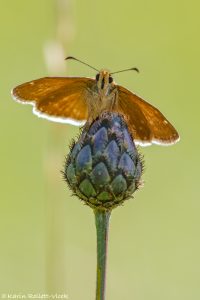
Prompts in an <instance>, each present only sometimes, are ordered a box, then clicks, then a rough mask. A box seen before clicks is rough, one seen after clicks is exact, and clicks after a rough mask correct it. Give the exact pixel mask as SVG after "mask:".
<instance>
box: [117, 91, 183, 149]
mask: <svg viewBox="0 0 200 300" xmlns="http://www.w3.org/2000/svg"><path fill="white" fill-rule="evenodd" d="M118 94H119V99H118V106H119V110H120V111H121V112H122V113H123V114H124V115H126V116H127V119H128V124H129V126H130V129H132V131H133V136H134V139H135V140H136V142H137V143H139V144H141V145H145V144H146V145H148V144H151V143H154V144H163V145H168V144H173V143H176V142H177V141H178V140H179V135H178V132H177V131H176V129H175V128H174V127H173V126H172V125H171V124H170V122H169V121H168V120H167V119H166V118H165V117H164V116H163V114H162V113H161V112H160V111H159V110H158V109H157V108H155V107H154V106H152V105H151V104H149V103H147V102H146V101H144V100H143V99H141V98H140V97H138V96H137V95H135V94H133V93H131V92H130V91H129V90H127V89H125V88H124V87H122V86H118Z"/></svg>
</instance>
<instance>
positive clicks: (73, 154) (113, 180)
mask: <svg viewBox="0 0 200 300" xmlns="http://www.w3.org/2000/svg"><path fill="white" fill-rule="evenodd" d="M142 169H143V164H142V161H141V159H140V155H139V154H138V151H137V148H136V146H135V144H134V141H133V138H132V136H131V134H130V132H129V130H128V127H127V125H126V122H125V120H124V118H123V116H122V115H120V114H118V113H114V112H104V113H102V114H101V115H100V116H99V117H98V118H97V119H96V120H94V121H93V122H92V124H88V123H86V125H85V126H84V128H83V130H82V133H81V135H80V137H79V138H78V141H77V142H73V144H72V146H71V151H70V153H69V154H68V156H67V158H66V162H65V170H64V178H65V179H66V181H67V183H68V185H69V187H70V189H71V190H72V191H73V193H74V194H75V195H77V196H78V197H79V198H80V199H82V200H83V201H84V202H85V203H86V204H87V205H89V206H91V207H92V208H102V209H112V208H114V207H116V206H118V205H120V204H122V203H123V202H124V200H126V199H128V198H130V197H131V195H132V194H133V193H134V192H135V191H136V190H137V188H138V187H139V185H140V178H141V174H142Z"/></svg>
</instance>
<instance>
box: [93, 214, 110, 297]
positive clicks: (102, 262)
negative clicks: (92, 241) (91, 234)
mask: <svg viewBox="0 0 200 300" xmlns="http://www.w3.org/2000/svg"><path fill="white" fill-rule="evenodd" d="M94 214H95V222H96V233H97V279H96V280H97V281H96V300H105V288H106V259H107V241H108V229H109V218H110V214H111V211H110V210H100V209H95V210H94Z"/></svg>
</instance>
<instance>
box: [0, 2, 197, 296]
mask: <svg viewBox="0 0 200 300" xmlns="http://www.w3.org/2000/svg"><path fill="white" fill-rule="evenodd" d="M0 4H1V10H0V25H1V26H0V40H1V47H0V68H1V71H0V73H1V81H0V85H1V89H0V107H1V108H0V112H1V117H0V122H1V125H0V128H1V130H0V134H1V136H0V141H1V147H0V151H1V155H0V157H1V188H0V204H1V205H0V235H1V246H0V270H1V275H0V277H1V280H0V297H1V294H2V293H5V294H14V293H21V294H27V293H47V294H50V293H57V294H64V293H65V294H67V295H68V299H71V300H72V299H81V300H83V299H85V300H86V299H87V300H89V299H94V294H95V280H96V273H95V272H96V254H95V249H96V236H95V226H94V216H93V212H92V210H91V209H89V208H88V207H86V206H84V205H83V204H81V203H80V202H79V201H78V200H77V199H76V198H73V197H71V196H70V192H69V191H68V189H67V186H66V184H65V183H64V181H63V179H62V176H61V173H60V170H62V168H63V162H64V156H65V154H66V153H67V152H68V145H69V142H70V140H71V138H72V137H74V136H75V135H77V133H78V128H77V127H73V126H70V125H61V124H56V123H51V122H48V121H47V120H44V119H39V118H37V117H36V116H35V115H33V114H32V112H31V107H30V106H22V105H19V104H17V103H16V102H14V101H12V99H11V96H10V90H11V88H12V87H14V86H16V85H18V84H20V83H23V82H26V81H30V80H32V79H36V78H40V77H43V76H51V75H52V76H53V75H61V76H63V75H66V76H67V75H71V76H72V75H76V76H94V75H95V74H94V72H93V70H91V69H89V68H87V67H85V66H83V65H81V64H78V63H76V62H73V61H72V62H68V63H67V62H65V61H64V57H66V56H67V55H73V56H76V57H78V58H80V59H82V60H84V61H86V62H88V63H89V64H91V65H93V66H94V67H96V68H102V67H106V68H108V69H110V70H112V71H115V70H118V69H124V68H128V67H132V66H137V67H138V68H139V69H140V71H141V72H140V74H139V75H138V74H136V73H131V72H127V73H123V74H116V76H115V80H116V81H117V82H118V83H120V84H121V85H124V86H125V87H127V88H129V89H131V90H132V91H134V92H135V93H138V94H139V95H141V96H143V98H144V99H151V103H152V104H153V105H155V106H157V107H158V108H159V109H160V110H161V111H162V112H163V113H164V114H165V115H166V117H167V118H168V119H169V120H170V121H171V122H172V123H173V124H174V126H175V127H176V128H177V130H178V131H179V133H180V135H181V141H180V142H179V143H178V144H176V145H175V146H172V147H160V146H151V147H146V148H142V149H141V152H142V153H143V154H144V156H145V162H146V163H145V165H146V168H145V169H146V170H145V174H144V176H143V179H144V181H145V185H144V188H143V189H141V190H140V191H139V192H137V193H136V195H135V199H134V200H131V201H129V202H127V203H125V205H124V206H123V207H120V208H117V209H116V210H114V211H113V214H112V220H111V226H110V240H109V257H108V275H107V299H110V300H112V299H115V300H117V299H135V300H136V299H137V300H144V299H148V300H151V299H152V300H158V299H159V300H160V299H162V300H168V299H170V300H175V299H176V300H178V299H181V300H186V299H193V300H196V299H200V259H199V254H200V237H199V229H200V221H199V209H200V201H199V200H200V199H199V198H200V193H199V187H198V185H199V145H200V143H199V129H200V128H199V127H200V126H199V123H200V122H199V109H200V92H199V70H200V59H199V56H200V40H199V30H200V18H199V9H200V4H199V1H194V0H192V1H183V0H182V1H181V0H177V1H172V0H169V1H166V2H164V1H158V0H152V1H132V0H124V1H114V0H110V1H106V0H102V1H94V0H84V1H83V0H76V1H73V0H62V1H61V0H57V1H56V0H42V1H41V0H34V1H33V0H29V1H26V0H17V1H7V2H6V1H3V0H1V1H0Z"/></svg>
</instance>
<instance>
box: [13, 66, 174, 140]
mask: <svg viewBox="0 0 200 300" xmlns="http://www.w3.org/2000/svg"><path fill="white" fill-rule="evenodd" d="M12 95H13V98H14V99H15V100H17V101H18V102H21V103H25V104H32V105H33V106H34V109H33V112H34V113H35V114H37V115H38V116H40V117H44V118H47V119H49V120H53V121H56V122H63V123H71V124H73V125H80V124H83V123H85V122H86V121H88V122H89V123H91V122H92V121H93V120H94V119H95V118H96V117H97V116H98V115H99V114H101V113H102V112H103V111H116V112H119V113H121V114H123V115H124V116H125V118H126V120H127V123H128V126H129V129H130V130H131V132H132V134H133V137H134V140H135V142H136V143H137V144H140V145H142V146H146V145H151V144H152V143H154V144H160V145H170V144H174V143H175V142H177V141H178V140H179V135H178V133H177V131H176V129H175V128H174V127H173V126H172V125H171V124H170V122H169V121H168V120H167V119H166V118H165V117H164V116H163V114H162V113H161V112H160V111H159V110H158V109H157V108H155V107H154V106H152V105H151V104H149V103H148V102H146V101H144V100H143V99H142V98H140V97H139V96H137V95H135V94H133V93H132V92H131V91H129V90H127V89H125V88H124V87H122V86H119V85H117V84H116V83H114V81H113V78H112V77H111V73H110V72H109V71H107V70H105V69H103V70H101V71H99V73H98V74H97V75H96V78H95V79H92V78H86V77H44V78H40V79H36V80H33V81H31V82H27V83H24V84H22V85H19V86H17V87H16V88H14V89H13V91H12Z"/></svg>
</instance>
